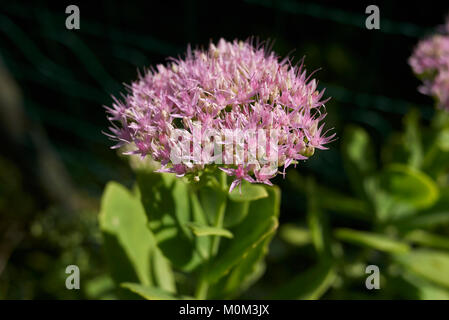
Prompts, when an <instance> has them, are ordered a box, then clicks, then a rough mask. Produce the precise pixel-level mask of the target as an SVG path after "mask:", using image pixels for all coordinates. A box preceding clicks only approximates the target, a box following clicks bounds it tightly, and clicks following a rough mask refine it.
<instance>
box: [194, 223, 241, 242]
mask: <svg viewBox="0 0 449 320" xmlns="http://www.w3.org/2000/svg"><path fill="white" fill-rule="evenodd" d="M187 226H188V227H189V228H190V229H192V231H193V233H194V234H195V235H196V236H197V237H204V236H220V237H225V238H233V237H234V236H233V235H232V232H231V231H229V230H226V229H223V228H217V227H210V226H205V225H201V224H199V223H195V222H189V223H187Z"/></svg>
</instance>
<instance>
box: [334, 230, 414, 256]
mask: <svg viewBox="0 0 449 320" xmlns="http://www.w3.org/2000/svg"><path fill="white" fill-rule="evenodd" d="M334 235H335V237H336V238H337V239H339V240H341V241H344V242H349V243H352V244H356V245H360V246H363V247H368V248H372V249H375V250H379V251H384V252H388V253H405V252H407V251H409V249H410V247H409V246H408V245H407V244H406V243H403V242H400V241H397V240H394V239H391V238H389V237H387V236H385V235H382V234H378V233H372V232H364V231H357V230H353V229H347V228H340V229H337V230H335V232H334Z"/></svg>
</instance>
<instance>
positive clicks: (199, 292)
mask: <svg viewBox="0 0 449 320" xmlns="http://www.w3.org/2000/svg"><path fill="white" fill-rule="evenodd" d="M220 187H221V190H219V193H218V196H219V200H220V201H219V203H218V207H217V212H216V215H215V221H214V224H213V226H214V227H217V228H221V227H222V226H223V220H224V215H225V211H226V200H227V191H228V190H227V188H228V184H227V177H226V173H225V172H221V175H220ZM219 246H220V237H219V236H214V237H212V242H211V253H210V257H209V261H208V263H206V265H205V266H204V268H203V270H202V272H201V275H200V279H199V282H198V286H197V288H196V292H195V297H196V298H197V299H200V300H204V299H206V298H207V291H208V289H209V283H208V282H207V280H206V279H205V273H206V272H207V269H208V265H209V264H210V261H211V260H212V259H213V258H214V257H215V256H216V255H217V253H218V248H219Z"/></svg>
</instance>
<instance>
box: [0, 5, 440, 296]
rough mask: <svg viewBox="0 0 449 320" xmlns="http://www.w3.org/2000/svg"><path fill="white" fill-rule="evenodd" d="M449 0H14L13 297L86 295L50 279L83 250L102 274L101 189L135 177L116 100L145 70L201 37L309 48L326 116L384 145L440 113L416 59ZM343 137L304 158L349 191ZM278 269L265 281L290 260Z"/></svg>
mask: <svg viewBox="0 0 449 320" xmlns="http://www.w3.org/2000/svg"><path fill="white" fill-rule="evenodd" d="M69 4H76V5H78V6H79V8H80V16H81V28H80V30H67V29H66V28H65V19H66V17H67V14H65V8H66V6H67V5H69ZM369 4H377V5H378V6H379V8H380V16H381V29H380V30H367V29H366V28H365V19H366V17H367V15H366V14H365V8H366V7H367V5H369ZM448 9H449V5H448V4H447V3H445V2H444V1H439V2H430V1H428V2H427V3H422V2H416V3H408V2H407V3H406V2H399V1H395V2H393V1H389V2H385V3H383V2H382V3H380V2H374V3H371V2H370V3H368V2H356V4H354V3H353V4H351V3H342V2H341V1H339V2H336V1H306V2H299V1H298V2H296V1H267V0H247V1H239V2H233V1H193V0H191V1H183V2H179V3H175V2H171V1H160V2H159V1H158V2H156V1H142V2H133V1H121V2H112V1H95V2H94V1H89V2H87V1H82V2H81V1H72V2H70V3H69V2H64V1H54V2H50V1H33V2H20V1H9V2H3V3H2V4H1V5H0V59H1V60H2V66H1V69H2V72H1V75H0V77H1V80H0V85H1V87H2V90H1V91H0V92H1V98H2V99H1V101H0V103H1V104H2V105H1V108H0V110H1V123H2V125H1V128H0V129H1V137H2V148H1V151H0V167H1V168H0V183H1V186H0V192H1V196H2V197H1V201H0V214H1V216H0V236H1V237H2V238H0V244H1V245H0V298H71V297H74V296H73V295H75V297H76V294H74V293H67V290H65V291H64V290H62V289H61V290H60V291H59V289H58V288H57V287H58V285H56V284H55V283H56V282H57V281H56V280H52V279H53V278H52V277H51V275H49V273H50V270H53V269H54V270H55V271H54V272H55V273H58V274H60V273H61V272H60V271H56V270H60V269H58V266H59V265H64V264H65V265H67V263H66V262H67V261H72V260H73V257H72V256H73V255H74V256H75V257H76V259H81V261H84V263H86V265H87V266H88V267H89V269H90V270H91V272H92V277H94V276H96V275H98V274H101V272H102V270H103V268H104V265H103V262H102V260H101V258H99V257H101V248H100V247H101V238H100V237H99V235H98V234H97V231H92V230H94V229H96V228H95V223H96V222H95V221H96V216H95V215H96V212H97V211H98V205H99V204H98V203H99V197H100V195H101V193H102V190H103V187H104V185H105V183H106V182H107V181H109V180H118V181H120V182H121V183H124V184H126V185H128V186H131V185H132V183H133V175H132V173H131V170H130V169H129V167H128V165H127V162H126V160H124V159H122V158H120V157H119V156H117V153H116V152H115V151H113V150H111V149H109V146H111V145H112V143H111V141H109V140H108V139H107V138H106V136H105V135H104V134H103V133H102V131H107V127H108V122H107V120H106V117H105V112H104V109H103V107H102V105H111V101H112V99H111V95H114V96H119V94H120V92H124V90H123V85H122V83H130V82H131V81H133V80H134V79H136V78H137V70H143V68H144V67H147V66H151V65H153V66H154V65H156V64H158V63H164V62H165V61H166V58H167V57H168V56H177V55H182V54H183V52H184V51H185V48H186V47H187V44H189V43H190V44H192V46H207V45H208V43H209V42H210V41H211V40H212V41H214V42H216V41H218V40H219V38H220V37H223V38H225V39H227V40H233V39H235V38H237V39H246V38H248V37H256V38H258V39H259V40H262V41H264V40H270V41H273V50H274V51H276V53H277V54H279V55H280V56H285V55H290V56H291V57H292V60H293V61H294V62H298V61H299V59H300V58H302V57H303V56H305V64H306V67H307V70H308V71H309V72H311V71H313V70H316V69H320V71H319V72H318V73H316V74H315V77H316V78H317V79H319V85H320V87H321V88H326V96H327V97H329V96H330V97H332V99H331V100H330V101H329V102H328V103H327V105H326V108H327V111H328V112H329V114H328V117H327V122H328V127H334V128H335V129H334V130H335V131H336V132H337V136H339V135H340V134H341V132H342V130H343V128H344V127H345V126H346V125H347V124H349V123H357V124H359V125H362V126H363V127H365V128H366V129H367V130H368V131H369V132H370V134H371V135H372V137H374V140H375V141H374V142H375V143H376V145H377V146H378V147H379V146H380V145H381V144H382V142H383V141H385V139H386V137H388V136H389V135H390V134H391V133H392V131H393V130H397V129H400V128H401V126H402V122H401V121H402V120H401V119H402V117H403V116H404V114H405V113H407V111H408V110H409V109H410V108H412V107H416V106H418V107H419V110H420V111H421V113H422V116H423V117H424V119H429V118H430V116H431V115H432V113H433V107H432V101H431V99H430V98H429V97H426V96H423V95H421V94H419V93H418V92H417V90H416V88H417V87H418V85H419V81H418V80H417V79H416V78H415V77H414V76H413V74H412V72H411V70H410V67H409V66H408V64H407V59H408V57H409V56H410V54H411V51H412V49H413V47H414V45H415V44H416V43H417V41H418V40H419V39H420V38H421V37H423V36H425V35H426V34H429V33H430V32H432V30H433V29H434V27H435V26H437V25H439V24H442V23H443V21H444V18H445V15H446V13H447V12H448ZM339 144H340V141H339V140H337V141H336V142H334V143H332V145H331V146H330V147H331V148H330V150H328V151H325V152H323V151H319V152H317V153H316V154H315V156H314V157H313V160H311V161H308V162H306V163H304V164H301V165H300V166H299V167H300V168H299V171H300V172H301V174H305V175H313V176H315V177H316V178H317V179H318V180H319V181H321V182H323V181H324V182H325V183H326V184H327V185H329V186H334V187H338V188H340V189H342V190H345V189H348V186H347V179H346V177H345V175H344V174H342V171H343V167H342V161H341V157H340V154H339ZM291 170H293V169H291ZM275 182H276V183H277V184H279V185H280V186H281V188H282V189H283V199H282V206H283V207H282V212H281V222H282V221H294V220H295V219H297V216H298V214H300V213H298V211H299V212H300V211H301V210H300V208H301V207H302V206H303V203H302V201H301V198H298V197H297V195H296V194H295V190H294V189H293V188H288V187H287V185H288V182H286V181H282V178H277V180H276V181H275ZM64 237H65V238H64ZM66 238H68V239H66ZM61 239H65V240H61ZM67 252H70V253H67ZM274 252H276V251H274ZM92 256H93V257H94V258H92ZM71 257H72V258H71ZM71 259H72V260H71ZM83 259H84V260H83ZM80 263H81V264H82V263H83V262H80ZM273 270H275V271H272V272H271V273H268V274H267V275H266V277H269V278H270V277H271V278H273V277H274V278H275V277H276V273H277V272H280V270H282V269H279V268H278V269H276V268H275V269H273ZM63 276H64V275H63V274H60V277H63ZM273 281H275V280H273ZM84 297H89V296H88V295H87V296H84Z"/></svg>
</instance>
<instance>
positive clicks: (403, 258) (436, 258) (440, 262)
mask: <svg viewBox="0 0 449 320" xmlns="http://www.w3.org/2000/svg"><path fill="white" fill-rule="evenodd" d="M396 258H397V261H398V262H399V263H400V264H401V265H403V266H404V267H405V268H407V270H409V271H410V272H412V273H413V274H415V275H417V276H420V277H422V278H424V279H426V280H429V281H431V282H433V283H435V284H438V285H441V286H443V287H445V288H449V273H448V272H447V270H449V254H448V253H447V252H443V251H434V250H429V249H417V250H412V251H410V252H408V253H406V254H403V255H398V256H397V257H396Z"/></svg>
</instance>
